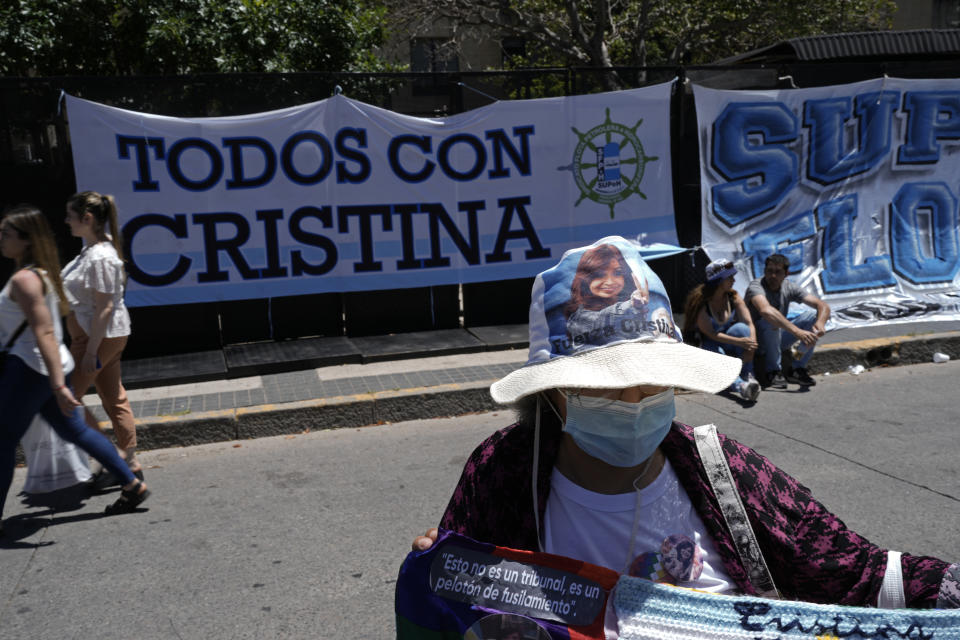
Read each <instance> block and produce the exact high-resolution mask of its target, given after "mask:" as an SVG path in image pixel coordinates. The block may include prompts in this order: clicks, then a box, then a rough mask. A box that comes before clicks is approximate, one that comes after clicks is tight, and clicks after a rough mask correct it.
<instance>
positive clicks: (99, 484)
mask: <svg viewBox="0 0 960 640" xmlns="http://www.w3.org/2000/svg"><path fill="white" fill-rule="evenodd" d="M122 484H123V482H121V481H120V478H118V477H117V476H115V475H113V473H111V472H110V470H109V469H107V468H106V467H102V468H101V469H100V471H98V472H97V473H96V475H94V476H93V478H91V479H90V481H89V482H88V483H87V488H89V489H90V491H91V492H93V493H102V492H104V491H106V490H107V489H109V488H110V487H119V486H120V485H122Z"/></svg>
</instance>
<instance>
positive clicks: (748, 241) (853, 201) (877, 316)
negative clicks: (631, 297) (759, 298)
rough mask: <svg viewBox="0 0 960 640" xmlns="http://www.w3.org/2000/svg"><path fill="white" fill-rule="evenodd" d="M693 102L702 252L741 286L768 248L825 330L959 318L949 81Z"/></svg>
mask: <svg viewBox="0 0 960 640" xmlns="http://www.w3.org/2000/svg"><path fill="white" fill-rule="evenodd" d="M694 97H695V100H696V108H697V121H698V127H699V141H700V154H701V158H702V161H701V199H702V203H701V204H702V220H703V248H704V250H705V251H706V252H707V254H708V255H709V256H710V258H711V259H714V260H715V259H722V258H729V259H731V260H733V261H734V262H735V263H736V265H737V268H738V270H739V272H738V274H737V282H736V286H737V289H738V290H739V291H741V292H742V291H743V290H744V289H745V288H746V285H747V284H748V283H749V281H750V280H751V279H752V278H758V277H761V276H762V275H763V266H764V260H765V259H766V257H767V256H769V255H771V254H774V253H780V254H783V255H785V256H786V257H787V258H788V259H789V261H790V274H791V279H793V280H794V281H795V282H797V283H798V284H800V285H801V286H803V287H804V288H805V289H806V290H807V291H808V292H810V293H813V294H815V295H817V296H820V297H821V298H823V299H825V300H827V301H828V302H829V303H830V306H831V309H832V310H833V317H832V319H831V325H828V326H833V327H844V326H854V325H865V324H884V323H893V322H906V321H916V320H940V319H958V318H960V312H958V308H960V306H958V303H960V296H958V286H960V276H958V272H960V242H958V239H960V229H958V217H957V216H958V197H960V80H956V79H944V80H904V79H895V78H878V79H876V80H870V81H866V82H858V83H855V84H848V85H837V86H828V87H819V88H811V89H787V90H780V91H719V90H713V89H706V88H703V87H699V86H696V85H695V86H694Z"/></svg>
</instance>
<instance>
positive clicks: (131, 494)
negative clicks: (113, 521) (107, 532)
mask: <svg viewBox="0 0 960 640" xmlns="http://www.w3.org/2000/svg"><path fill="white" fill-rule="evenodd" d="M141 489H143V490H142V491H141ZM149 497H150V489H147V488H146V487H144V486H143V482H141V481H140V480H137V483H136V484H135V485H133V487H132V488H131V489H121V491H120V497H119V498H117V501H116V502H114V503H113V504H111V505H107V508H106V509H105V510H104V513H105V514H107V515H108V516H114V515H118V514H121V513H133V511H134V510H135V509H136V508H137V507H138V506H140V505H141V504H142V503H143V501H144V500H146V499H147V498H149Z"/></svg>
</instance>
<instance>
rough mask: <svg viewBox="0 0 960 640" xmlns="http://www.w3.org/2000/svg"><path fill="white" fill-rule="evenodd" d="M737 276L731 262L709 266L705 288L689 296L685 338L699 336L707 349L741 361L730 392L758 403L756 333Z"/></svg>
mask: <svg viewBox="0 0 960 640" xmlns="http://www.w3.org/2000/svg"><path fill="white" fill-rule="evenodd" d="M736 273H737V268H736V267H735V266H733V263H732V262H730V261H729V260H714V261H713V262H711V263H710V264H708V265H707V282H706V284H699V285H697V286H696V287H694V289H693V290H692V291H691V292H690V293H689V294H688V295H687V301H686V303H685V304H684V310H683V311H684V320H683V335H684V336H687V338H688V339H689V338H690V337H691V336H693V335H694V332H698V333H699V334H700V346H701V347H703V348H704V349H707V350H708V351H713V352H715V353H722V354H725V355H728V356H733V357H735V358H740V360H741V361H742V362H743V365H742V366H741V368H740V375H739V376H737V379H736V380H734V381H733V384H731V385H730V388H729V391H730V392H732V393H739V394H740V395H741V396H742V397H743V399H744V400H747V401H749V402H756V400H757V396H758V395H760V383H759V382H757V379H756V378H755V377H754V375H753V356H754V354H755V353H756V351H757V332H756V329H755V328H754V326H753V321H752V320H751V319H750V311H749V310H748V309H747V305H746V303H745V302H744V301H743V298H741V297H740V296H739V295H737V292H736V291H734V290H733V276H734V274H736Z"/></svg>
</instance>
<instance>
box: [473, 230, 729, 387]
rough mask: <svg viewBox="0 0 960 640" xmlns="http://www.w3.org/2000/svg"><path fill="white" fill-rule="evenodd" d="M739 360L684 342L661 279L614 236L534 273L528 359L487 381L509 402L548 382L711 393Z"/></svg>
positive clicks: (631, 246) (724, 383)
mask: <svg viewBox="0 0 960 640" xmlns="http://www.w3.org/2000/svg"><path fill="white" fill-rule="evenodd" d="M741 364H742V363H741V362H740V359H739V358H731V357H729V356H725V355H722V354H719V353H714V352H712V351H706V350H704V349H699V348H697V347H692V346H689V345H685V344H683V341H682V338H681V336H680V330H679V329H678V328H677V326H676V325H675V324H674V321H673V313H672V312H671V310H670V299H669V298H668V297H667V293H666V290H665V289H664V287H663V283H662V282H661V281H660V278H658V277H657V274H655V273H654V272H653V270H652V269H650V267H648V266H647V264H646V262H644V260H643V257H642V256H641V254H640V251H639V247H638V246H637V245H636V244H633V243H631V242H629V241H627V240H625V239H623V238H621V237H619V236H610V237H607V238H603V239H602V240H598V241H597V242H595V243H593V244H592V245H590V246H588V247H580V248H577V249H571V250H570V251H567V252H566V253H564V254H563V257H562V258H561V259H560V263H559V264H557V265H556V266H555V267H552V268H551V269H548V270H546V271H544V272H543V273H541V274H540V275H538V276H537V279H536V281H535V282H534V285H533V292H532V295H531V302H530V355H529V357H528V359H527V363H526V364H525V365H524V366H523V367H521V368H519V369H517V370H516V371H514V372H512V373H510V374H509V375H507V376H505V377H504V378H503V379H501V380H498V381H497V382H495V383H493V385H491V387H490V394H491V395H492V396H493V399H494V400H495V401H496V402H499V403H501V404H508V403H511V402H516V401H517V400H519V399H520V398H522V397H524V396H527V395H530V394H531V393H536V392H538V391H544V390H546V389H555V388H583V387H586V388H593V389H623V388H626V387H633V386H637V385H657V386H671V387H681V388H683V389H691V390H694V391H705V392H708V393H716V392H718V391H721V390H723V389H725V388H727V387H728V386H729V385H730V384H731V383H732V382H733V381H734V380H735V379H736V378H737V375H739V373H740V367H741Z"/></svg>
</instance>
